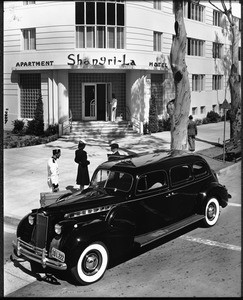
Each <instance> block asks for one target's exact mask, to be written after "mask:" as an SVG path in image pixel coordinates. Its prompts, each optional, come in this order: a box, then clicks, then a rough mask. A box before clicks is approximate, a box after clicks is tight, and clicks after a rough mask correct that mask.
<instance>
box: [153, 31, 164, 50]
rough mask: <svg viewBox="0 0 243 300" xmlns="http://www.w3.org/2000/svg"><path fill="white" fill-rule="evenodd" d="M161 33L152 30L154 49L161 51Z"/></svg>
mask: <svg viewBox="0 0 243 300" xmlns="http://www.w3.org/2000/svg"><path fill="white" fill-rule="evenodd" d="M161 41H162V33H161V32H156V31H154V51H161Z"/></svg>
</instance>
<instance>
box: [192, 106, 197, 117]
mask: <svg viewBox="0 0 243 300" xmlns="http://www.w3.org/2000/svg"><path fill="white" fill-rule="evenodd" d="M192 115H193V116H194V115H197V107H192Z"/></svg>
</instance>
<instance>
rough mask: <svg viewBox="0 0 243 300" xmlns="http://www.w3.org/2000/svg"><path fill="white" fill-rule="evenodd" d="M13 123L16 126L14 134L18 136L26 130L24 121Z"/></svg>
mask: <svg viewBox="0 0 243 300" xmlns="http://www.w3.org/2000/svg"><path fill="white" fill-rule="evenodd" d="M12 123H13V126H14V128H13V130H12V133H14V134H18V133H22V132H23V130H24V121H23V120H14V121H13V122H12Z"/></svg>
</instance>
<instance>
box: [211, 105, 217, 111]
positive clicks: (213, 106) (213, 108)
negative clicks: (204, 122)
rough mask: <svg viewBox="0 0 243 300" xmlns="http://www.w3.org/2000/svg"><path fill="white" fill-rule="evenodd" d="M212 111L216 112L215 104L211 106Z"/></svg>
mask: <svg viewBox="0 0 243 300" xmlns="http://www.w3.org/2000/svg"><path fill="white" fill-rule="evenodd" d="M212 111H214V112H217V105H216V104H214V105H212Z"/></svg>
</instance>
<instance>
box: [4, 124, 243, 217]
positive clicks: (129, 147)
mask: <svg viewBox="0 0 243 300" xmlns="http://www.w3.org/2000/svg"><path fill="white" fill-rule="evenodd" d="M226 129H227V131H226V138H228V137H229V126H228V128H226ZM198 132H199V133H198V136H197V139H198V140H197V141H196V151H199V152H200V153H201V154H202V153H203V152H202V151H203V150H205V149H208V148H210V147H213V146H214V143H217V142H218V140H220V142H221V143H222V142H223V122H220V123H216V124H207V125H201V126H199V127H198ZM170 139H171V137H170V132H167V131H165V132H159V133H155V134H151V135H143V136H136V137H126V138H122V139H116V140H108V139H107V140H105V139H100V140H99V139H86V142H87V145H86V147H85V151H86V152H87V154H88V159H89V160H90V165H89V174H90V177H91V176H92V174H93V172H94V170H95V169H96V167H97V166H98V165H99V164H101V163H102V162H104V161H106V160H107V154H108V153H110V147H109V145H110V143H111V142H114V141H115V142H118V143H119V146H120V150H121V151H120V152H121V153H124V154H133V153H142V152H147V153H148V152H154V151H158V150H169V149H170ZM54 148H60V149H61V157H60V159H59V161H58V164H59V171H60V189H61V190H64V189H71V190H72V189H77V188H78V186H77V185H76V175H77V164H76V163H75V162H74V153H75V150H76V149H77V141H72V140H68V141H67V140H66V139H62V138H60V139H58V140H57V141H54V142H51V143H48V144H46V145H44V144H43V145H37V146H31V147H23V148H13V149H4V219H5V221H6V220H8V221H9V220H11V219H13V220H14V219H21V218H22V217H24V216H25V215H26V214H28V213H29V212H30V211H31V209H33V208H38V207H40V204H39V199H40V193H41V192H48V191H49V189H48V186H47V166H46V164H47V160H48V158H49V157H50V156H51V155H52V150H53V149H54ZM205 159H206V160H208V162H209V164H210V166H211V168H212V169H214V170H215V171H216V172H219V171H220V172H221V174H222V169H225V167H230V168H229V170H230V171H229V172H228V174H227V176H231V173H233V172H234V168H235V167H237V165H239V164H238V163H237V164H234V163H229V162H226V163H223V162H222V161H218V160H215V159H212V158H210V157H205ZM234 166H235V167H234ZM220 172H219V174H220Z"/></svg>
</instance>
